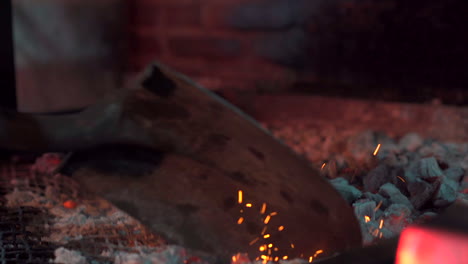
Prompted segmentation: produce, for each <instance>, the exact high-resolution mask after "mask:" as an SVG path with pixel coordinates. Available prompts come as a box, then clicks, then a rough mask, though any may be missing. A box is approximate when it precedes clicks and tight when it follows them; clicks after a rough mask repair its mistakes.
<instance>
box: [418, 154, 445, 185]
mask: <svg viewBox="0 0 468 264" xmlns="http://www.w3.org/2000/svg"><path fill="white" fill-rule="evenodd" d="M418 173H419V177H421V178H423V179H426V180H435V179H439V178H441V177H442V176H443V175H444V173H443V172H442V170H441V169H440V167H439V164H438V163H437V160H436V159H435V158H434V157H429V158H424V159H421V160H420V161H419V162H418Z"/></svg>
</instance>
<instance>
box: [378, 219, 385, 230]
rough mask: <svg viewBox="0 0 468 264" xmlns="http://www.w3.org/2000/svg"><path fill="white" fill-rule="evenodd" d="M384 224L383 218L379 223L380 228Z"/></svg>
mask: <svg viewBox="0 0 468 264" xmlns="http://www.w3.org/2000/svg"><path fill="white" fill-rule="evenodd" d="M383 224H384V220H383V219H381V220H380V224H379V229H382V227H383Z"/></svg>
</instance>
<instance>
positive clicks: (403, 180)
mask: <svg viewBox="0 0 468 264" xmlns="http://www.w3.org/2000/svg"><path fill="white" fill-rule="evenodd" d="M397 178H398V179H400V181H402V182H406V181H405V179H403V177H400V176H397Z"/></svg>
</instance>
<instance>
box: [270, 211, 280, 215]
mask: <svg viewBox="0 0 468 264" xmlns="http://www.w3.org/2000/svg"><path fill="white" fill-rule="evenodd" d="M277 214H278V212H273V213H271V214H270V215H271V216H275V215H277Z"/></svg>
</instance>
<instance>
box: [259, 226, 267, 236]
mask: <svg viewBox="0 0 468 264" xmlns="http://www.w3.org/2000/svg"><path fill="white" fill-rule="evenodd" d="M267 228H268V227H266V226H265V227H263V229H262V232H261V233H260V234H261V235H264V234H265V232H266V231H267Z"/></svg>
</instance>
